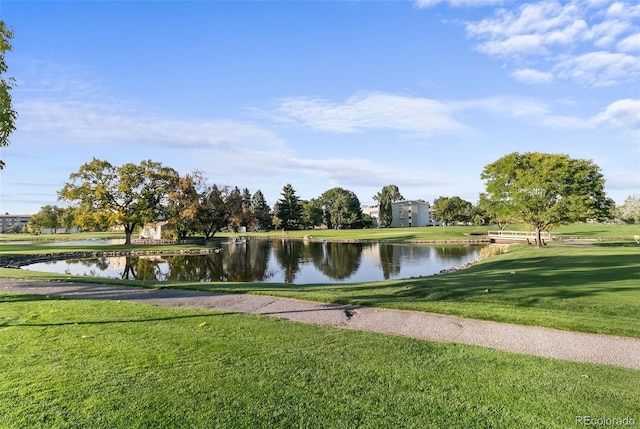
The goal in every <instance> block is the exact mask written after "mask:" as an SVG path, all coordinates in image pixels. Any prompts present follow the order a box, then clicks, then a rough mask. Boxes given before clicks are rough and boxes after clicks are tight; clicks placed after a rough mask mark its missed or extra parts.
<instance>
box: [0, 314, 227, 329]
mask: <svg viewBox="0 0 640 429" xmlns="http://www.w3.org/2000/svg"><path fill="white" fill-rule="evenodd" d="M231 314H234V313H212V312H208V313H201V314H190V315H184V316H167V317H148V318H144V319H123V320H93V321H90V322H82V321H80V322H79V321H72V322H55V323H37V322H34V323H11V322H2V321H0V327H2V328H8V327H30V328H41V327H47V326H74V325H78V326H80V325H112V324H122V323H146V322H163V321H167V320H180V319H194V318H202V317H213V316H216V317H218V316H228V315H231Z"/></svg>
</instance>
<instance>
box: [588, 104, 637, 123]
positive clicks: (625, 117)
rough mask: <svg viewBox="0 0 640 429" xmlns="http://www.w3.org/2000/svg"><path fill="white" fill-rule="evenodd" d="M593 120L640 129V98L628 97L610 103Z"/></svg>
mask: <svg viewBox="0 0 640 429" xmlns="http://www.w3.org/2000/svg"><path fill="white" fill-rule="evenodd" d="M593 121H594V122H595V123H598V124H606V125H609V126H612V127H619V128H629V129H635V130H640V99H636V100H632V99H629V98H626V99H624V100H618V101H615V102H613V103H611V104H609V105H608V106H607V107H606V108H605V109H604V111H602V113H600V114H599V115H597V116H596V117H595V118H594V119H593Z"/></svg>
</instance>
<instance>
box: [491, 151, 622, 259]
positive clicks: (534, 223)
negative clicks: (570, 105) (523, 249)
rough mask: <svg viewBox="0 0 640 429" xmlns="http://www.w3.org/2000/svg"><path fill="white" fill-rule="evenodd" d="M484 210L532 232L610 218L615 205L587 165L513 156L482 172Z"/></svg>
mask: <svg viewBox="0 0 640 429" xmlns="http://www.w3.org/2000/svg"><path fill="white" fill-rule="evenodd" d="M481 178H482V179H483V180H485V181H486V192H485V193H484V194H482V195H481V197H480V198H481V201H485V202H486V203H484V204H483V207H486V208H488V209H490V210H492V211H493V212H494V214H495V215H496V217H498V218H503V219H509V220H515V221H518V222H525V223H527V224H529V225H530V226H531V227H532V228H533V229H534V230H535V232H536V244H537V246H538V247H540V246H541V245H542V240H541V232H542V231H548V230H550V229H551V228H552V227H554V226H556V225H560V224H565V223H571V222H577V221H581V220H586V219H601V218H604V217H607V216H608V215H609V211H610V209H611V207H612V205H613V201H612V200H611V199H609V198H607V197H606V195H605V192H604V182H605V180H604V177H603V175H602V173H601V172H600V168H599V167H598V166H597V165H596V164H594V163H593V161H591V160H585V159H572V158H570V157H569V156H568V155H565V154H547V153H539V152H528V153H524V154H520V153H517V152H514V153H511V154H509V155H505V156H503V157H502V158H500V159H498V160H497V161H495V162H493V163H491V164H489V165H487V166H485V168H484V170H483V171H482V175H481Z"/></svg>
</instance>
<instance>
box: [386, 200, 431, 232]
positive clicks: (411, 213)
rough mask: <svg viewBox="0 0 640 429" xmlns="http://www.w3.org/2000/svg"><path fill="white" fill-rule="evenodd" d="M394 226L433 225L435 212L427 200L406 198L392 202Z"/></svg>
mask: <svg viewBox="0 0 640 429" xmlns="http://www.w3.org/2000/svg"><path fill="white" fill-rule="evenodd" d="M391 210H392V216H393V217H392V220H391V227H392V228H411V227H418V226H433V225H437V223H436V222H435V221H434V220H433V212H432V211H431V210H430V205H429V203H427V202H425V201H416V200H406V201H396V202H393V203H391Z"/></svg>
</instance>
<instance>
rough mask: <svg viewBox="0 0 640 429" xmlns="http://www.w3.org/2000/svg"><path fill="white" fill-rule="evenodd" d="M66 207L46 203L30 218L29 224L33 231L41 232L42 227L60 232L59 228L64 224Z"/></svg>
mask: <svg viewBox="0 0 640 429" xmlns="http://www.w3.org/2000/svg"><path fill="white" fill-rule="evenodd" d="M64 213H65V209H64V208H61V207H58V206H52V205H46V206H43V207H41V208H40V211H39V212H38V213H36V214H35V215H33V216H32V217H31V219H29V224H28V225H27V226H28V228H29V230H30V231H32V232H38V233H39V232H40V231H41V230H42V228H48V229H50V230H51V231H52V232H53V233H54V234H56V233H57V232H58V228H60V227H61V226H63V216H64Z"/></svg>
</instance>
